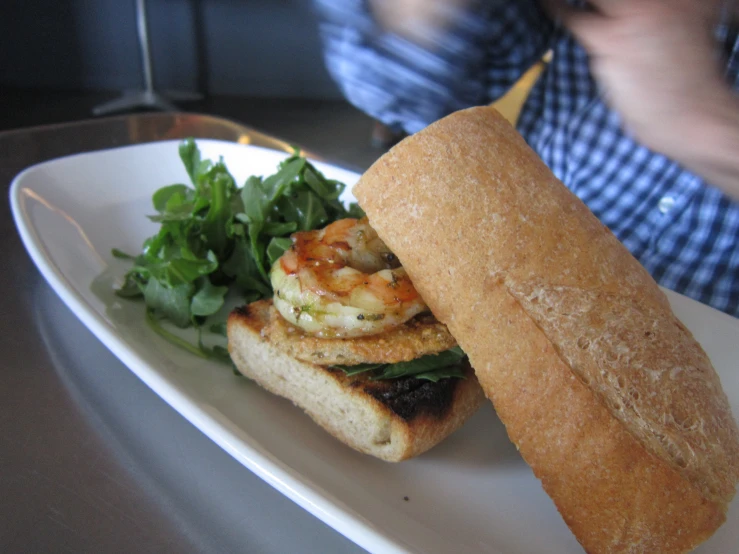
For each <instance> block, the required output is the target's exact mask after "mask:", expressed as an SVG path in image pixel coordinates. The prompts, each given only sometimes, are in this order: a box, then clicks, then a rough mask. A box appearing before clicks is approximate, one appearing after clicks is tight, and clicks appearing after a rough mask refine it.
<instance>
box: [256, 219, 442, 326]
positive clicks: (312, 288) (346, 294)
mask: <svg viewBox="0 0 739 554" xmlns="http://www.w3.org/2000/svg"><path fill="white" fill-rule="evenodd" d="M292 240H293V244H292V247H291V248H290V249H289V250H287V251H286V252H285V253H284V254H283V255H282V257H281V258H280V259H279V260H278V261H277V262H275V263H274V264H273V265H272V270H271V274H270V278H271V281H272V288H273V289H274V291H275V295H274V305H275V307H276V308H277V310H278V311H279V312H280V314H281V315H282V316H283V317H284V318H285V319H286V320H287V321H289V322H290V323H292V324H294V325H296V326H298V327H300V328H301V329H303V330H304V331H306V332H308V333H310V334H313V335H317V336H319V337H340V338H343V337H361V336H367V335H374V334H378V333H382V332H384V331H387V330H389V329H392V328H393V327H397V326H398V325H401V324H403V323H405V322H406V321H408V320H409V319H411V318H413V317H414V316H416V315H417V314H419V313H421V312H424V311H427V310H428V308H427V307H426V304H425V303H424V302H423V300H422V299H421V297H420V295H419V294H418V292H417V291H416V289H415V288H414V287H413V284H412V283H411V281H410V279H409V278H408V275H407V274H406V272H405V270H404V269H403V268H402V267H401V266H400V264H399V263H398V259H397V258H396V257H395V255H394V254H393V253H392V252H390V250H389V249H388V248H387V246H385V243H384V242H382V239H380V237H378V236H377V233H376V232H375V230H374V229H373V228H372V227H370V225H369V223H368V222H367V219H366V218H364V219H361V220H357V219H341V220H338V221H335V222H334V223H331V224H330V225H328V226H327V227H325V228H324V229H321V230H317V231H304V232H299V233H295V234H294V235H293V236H292Z"/></svg>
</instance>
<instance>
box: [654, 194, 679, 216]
mask: <svg viewBox="0 0 739 554" xmlns="http://www.w3.org/2000/svg"><path fill="white" fill-rule="evenodd" d="M674 205H675V199H674V198H673V197H672V196H663V197H662V198H661V199H660V201H659V204H657V209H658V210H659V211H660V213H663V214H666V213H667V212H669V211H670V210H671V209H672V207H673V206H674Z"/></svg>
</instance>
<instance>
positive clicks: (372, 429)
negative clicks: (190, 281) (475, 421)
mask: <svg viewBox="0 0 739 554" xmlns="http://www.w3.org/2000/svg"><path fill="white" fill-rule="evenodd" d="M271 304H272V303H271V301H269V300H262V301H259V302H254V303H252V304H249V305H248V306H244V307H243V308H238V309H236V310H235V311H234V312H233V313H232V314H231V315H230V317H229V319H228V344H229V351H230V353H231V358H232V359H233V361H234V364H236V367H237V368H238V370H239V371H240V372H241V373H243V374H244V375H245V376H246V377H249V378H250V379H253V380H254V381H256V382H257V383H258V384H259V385H261V386H262V387H264V388H265V389H267V390H268V391H270V392H272V393H274V394H277V395H279V396H282V397H284V398H287V399H289V400H291V401H292V402H293V403H294V404H295V405H296V406H298V407H300V408H302V409H303V410H305V412H306V413H307V414H308V415H309V416H310V417H311V418H313V420H314V421H315V422H316V423H318V425H320V426H321V427H323V428H324V429H325V430H326V431H328V432H329V433H330V434H331V435H333V436H334V437H336V438H337V439H339V440H340V441H342V442H343V443H345V444H347V445H349V446H350V447H352V448H354V449H355V450H358V451H360V452H363V453H365V454H370V455H372V456H376V457H377V458H380V459H382V460H385V461H388V462H399V461H402V460H406V459H408V458H411V457H413V456H417V455H418V454H421V453H422V452H425V451H426V450H428V449H429V448H431V447H433V446H434V445H436V444H438V443H439V442H440V441H442V440H443V439H444V438H446V437H447V436H448V435H449V434H451V433H452V432H454V431H455V430H457V429H458V428H459V427H460V426H461V425H462V424H463V423H464V422H465V421H466V420H467V419H468V418H469V417H470V416H471V415H472V414H473V413H475V411H477V409H478V408H479V407H480V405H481V404H482V402H483V400H484V395H483V393H482V389H481V388H480V385H479V384H478V382H477V379H476V378H475V376H474V374H473V372H472V370H471V369H470V367H469V366H466V367H465V370H464V371H465V375H466V379H456V378H447V379H440V380H439V381H438V382H437V383H433V382H431V381H427V380H420V379H415V378H413V377H409V378H400V379H393V380H388V381H372V380H370V379H369V377H368V376H367V375H366V374H360V375H356V376H353V377H349V376H347V375H346V374H345V373H344V372H343V371H342V370H340V369H332V368H331V367H329V366H322V365H317V364H312V363H308V362H303V361H300V360H298V359H297V358H294V357H293V356H291V355H289V354H287V353H285V352H284V351H283V350H282V349H280V348H277V347H276V346H275V345H274V344H272V343H271V342H270V341H269V340H268V339H267V338H266V337H265V335H264V334H263V331H264V330H265V328H266V327H267V326H268V325H269V324H270V320H271V318H272V317H280V316H279V314H276V313H275V312H273V311H272V310H271V309H270V308H271ZM346 340H351V339H346Z"/></svg>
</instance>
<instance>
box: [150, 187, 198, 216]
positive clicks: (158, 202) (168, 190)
mask: <svg viewBox="0 0 739 554" xmlns="http://www.w3.org/2000/svg"><path fill="white" fill-rule="evenodd" d="M190 192H192V189H190V187H188V186H187V185H181V184H178V185H169V186H168V187H162V188H160V189H158V190H157V191H156V192H155V193H154V194H153V195H152V197H151V203H152V204H154V209H155V210H156V211H158V212H159V213H162V212H164V211H169V210H171V209H172V208H174V205H171V206H170V205H168V204H169V201H170V199H171V198H172V197H174V196H175V195H179V198H182V199H185V198H187V195H188V193H190Z"/></svg>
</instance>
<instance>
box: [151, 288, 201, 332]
mask: <svg viewBox="0 0 739 554" xmlns="http://www.w3.org/2000/svg"><path fill="white" fill-rule="evenodd" d="M193 291H194V286H193V285H192V284H190V283H185V284H182V285H178V286H175V287H169V286H167V285H163V284H162V283H161V282H160V281H159V280H157V279H149V282H148V283H147V284H146V288H145V289H144V300H145V301H146V305H147V306H148V307H149V309H150V310H152V311H153V312H154V313H156V314H157V315H161V316H163V317H166V318H167V319H169V320H170V321H171V322H172V323H174V324H175V325H177V327H187V326H189V325H190V321H191V317H190V298H191V297H192V294H193Z"/></svg>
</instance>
